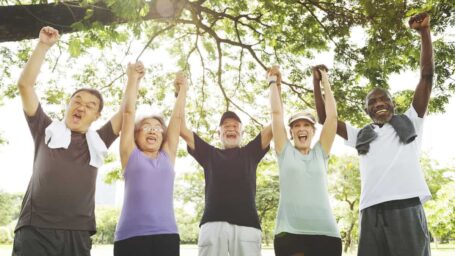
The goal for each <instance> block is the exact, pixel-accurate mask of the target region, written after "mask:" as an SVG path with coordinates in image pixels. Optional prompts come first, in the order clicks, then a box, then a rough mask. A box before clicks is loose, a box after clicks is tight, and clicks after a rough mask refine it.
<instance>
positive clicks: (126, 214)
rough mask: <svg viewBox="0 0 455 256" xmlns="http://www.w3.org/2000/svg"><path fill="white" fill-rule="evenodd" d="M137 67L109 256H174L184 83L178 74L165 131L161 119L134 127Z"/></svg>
mask: <svg viewBox="0 0 455 256" xmlns="http://www.w3.org/2000/svg"><path fill="white" fill-rule="evenodd" d="M143 70H144V68H143V66H142V63H138V64H129V65H128V69H127V76H128V83H127V86H126V89H125V94H124V97H126V99H125V106H122V107H123V124H122V133H121V136H120V158H121V163H122V169H123V176H124V179H125V195H124V199H123V207H122V212H121V215H120V219H119V223H118V224H117V227H116V231H115V239H114V240H115V242H114V255H115V256H123V255H160V256H176V255H179V250H180V238H179V234H178V230H177V224H176V221H175V216H174V206H173V191H174V177H175V172H174V162H175V157H176V153H177V146H178V140H179V135H180V121H181V118H182V113H183V108H184V105H185V99H186V91H187V80H186V78H185V76H184V75H183V74H182V73H178V74H177V77H176V79H175V81H174V85H175V86H176V93H178V96H177V100H176V103H175V106H174V110H173V112H172V115H171V119H170V121H169V128H167V127H166V124H165V123H164V120H163V118H162V117H160V116H149V117H145V118H141V119H140V120H139V121H137V122H136V124H135V122H134V119H135V108H136V99H137V91H138V85H139V82H140V80H141V78H142V77H143V75H144V72H143Z"/></svg>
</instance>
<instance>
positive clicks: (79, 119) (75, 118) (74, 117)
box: [72, 113, 82, 123]
mask: <svg viewBox="0 0 455 256" xmlns="http://www.w3.org/2000/svg"><path fill="white" fill-rule="evenodd" d="M72 117H73V122H74V123H79V121H81V119H82V115H81V114H79V113H75V114H73V116H72Z"/></svg>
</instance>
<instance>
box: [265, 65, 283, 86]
mask: <svg viewBox="0 0 455 256" xmlns="http://www.w3.org/2000/svg"><path fill="white" fill-rule="evenodd" d="M272 76H275V77H276V85H277V86H278V87H280V86H281V72H280V66H278V65H274V66H272V67H271V68H269V69H268V70H267V79H268V78H269V77H272Z"/></svg>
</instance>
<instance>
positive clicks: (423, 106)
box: [409, 13, 434, 118]
mask: <svg viewBox="0 0 455 256" xmlns="http://www.w3.org/2000/svg"><path fill="white" fill-rule="evenodd" d="M409 26H410V27H411V28H412V29H415V30H416V31H417V32H419V34H420V37H421V44H422V46H421V48H420V80H419V83H418V84H417V87H416V90H415V93H414V99H413V100H412V106H413V107H414V109H415V110H416V111H417V114H418V116H419V117H421V118H422V117H423V116H425V113H426V112H427V107H428V103H429V102H430V95H431V89H432V87H433V74H434V62H433V45H432V42H431V32H430V16H429V15H428V14H427V13H421V14H418V15H415V16H413V17H411V19H410V20H409Z"/></svg>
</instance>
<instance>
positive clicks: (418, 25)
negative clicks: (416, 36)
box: [409, 13, 430, 32]
mask: <svg viewBox="0 0 455 256" xmlns="http://www.w3.org/2000/svg"><path fill="white" fill-rule="evenodd" d="M409 27H410V28H412V29H415V30H417V31H418V32H421V31H422V30H423V29H428V28H430V15H428V13H420V14H417V15H414V16H412V17H411V18H410V19H409Z"/></svg>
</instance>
